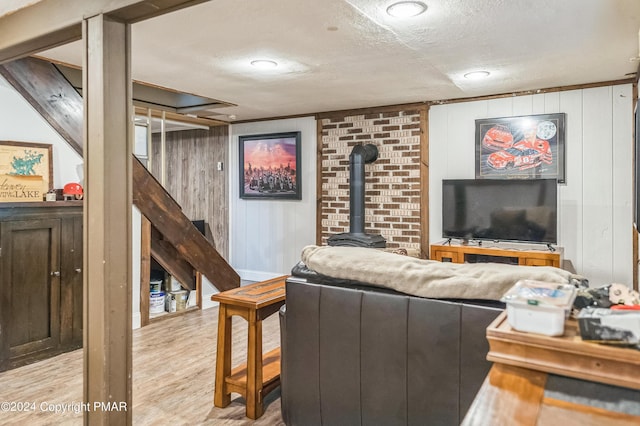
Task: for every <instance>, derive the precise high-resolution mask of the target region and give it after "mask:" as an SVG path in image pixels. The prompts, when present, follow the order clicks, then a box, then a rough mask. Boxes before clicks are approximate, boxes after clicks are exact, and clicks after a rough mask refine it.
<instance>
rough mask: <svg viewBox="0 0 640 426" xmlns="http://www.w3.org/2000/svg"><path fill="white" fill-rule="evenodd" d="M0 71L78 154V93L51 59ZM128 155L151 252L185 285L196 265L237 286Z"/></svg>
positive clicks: (218, 282)
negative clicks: (149, 229) (152, 233)
mask: <svg viewBox="0 0 640 426" xmlns="http://www.w3.org/2000/svg"><path fill="white" fill-rule="evenodd" d="M0 74H1V75H2V76H3V77H4V78H5V79H6V80H7V81H8V82H9V83H10V84H11V85H12V86H13V87H14V88H15V89H16V90H17V91H18V92H19V93H20V94H21V95H22V96H23V97H24V98H25V99H26V100H27V101H28V102H29V103H30V104H31V105H32V106H33V107H34V108H35V109H36V110H37V111H38V112H39V113H40V114H41V115H42V116H43V118H44V119H45V120H47V122H49V123H50V124H51V126H52V127H53V128H54V129H56V131H58V133H59V134H60V135H61V136H62V137H63V138H64V139H65V140H66V141H67V142H68V143H69V145H70V146H71V147H72V148H73V149H74V150H75V151H76V152H78V153H79V154H80V155H82V147H83V143H82V126H83V102H82V97H81V96H80V95H79V94H78V92H77V91H76V90H75V89H74V88H73V86H72V85H71V84H70V83H69V82H68V81H67V80H66V79H65V78H64V76H63V75H62V74H61V73H60V71H58V69H57V68H56V67H55V66H54V65H53V64H51V63H49V62H47V61H44V60H41V59H36V58H23V59H19V60H17V61H13V62H9V63H6V64H3V65H0ZM132 161H133V204H134V205H135V206H136V207H138V209H139V210H140V212H141V213H142V214H143V215H144V216H145V217H146V218H147V219H148V220H149V221H150V222H151V224H152V225H153V227H155V229H157V231H158V233H159V234H160V236H159V237H158V238H151V242H150V244H151V256H152V257H153V258H154V259H155V260H156V261H158V263H160V265H162V266H163V267H164V268H165V269H166V270H167V271H168V272H169V273H170V274H172V275H173V276H175V277H176V278H177V279H178V281H180V282H181V283H183V285H185V287H187V288H189V289H190V290H192V289H193V285H194V284H193V277H194V275H195V272H196V271H197V272H200V273H201V274H202V275H204V276H205V277H206V278H207V279H208V280H209V281H210V282H211V284H213V285H214V286H215V287H216V288H217V289H218V290H220V291H224V290H229V289H232V288H236V287H239V286H240V276H239V275H238V274H237V273H236V271H235V270H234V269H233V268H232V267H231V266H230V265H229V264H228V263H227V261H226V260H225V259H224V258H223V257H222V256H221V255H220V254H219V253H218V251H217V250H216V249H215V247H214V246H213V245H212V244H211V243H210V242H209V241H208V240H207V239H206V238H205V237H204V235H202V234H201V233H200V231H198V229H197V228H196V227H195V226H194V225H193V223H192V222H191V220H190V219H189V218H188V217H186V216H185V215H184V213H183V212H182V209H181V208H180V206H179V205H178V203H177V202H176V201H175V200H174V199H173V198H172V197H171V195H170V194H169V193H168V192H167V191H166V190H165V189H164V187H163V186H162V185H161V184H160V183H159V182H158V181H157V180H156V179H155V178H154V177H153V175H152V174H151V173H150V172H149V171H148V170H147V169H146V167H144V165H142V163H140V161H139V160H138V159H137V158H136V157H135V156H133V158H132Z"/></svg>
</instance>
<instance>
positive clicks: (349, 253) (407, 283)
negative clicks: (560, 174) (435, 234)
mask: <svg viewBox="0 0 640 426" xmlns="http://www.w3.org/2000/svg"><path fill="white" fill-rule="evenodd" d="M301 257H302V262H303V263H304V264H305V265H306V266H307V267H308V268H310V269H312V270H314V271H316V272H317V273H319V274H322V275H326V276H329V277H334V278H341V279H347V280H354V281H360V282H363V283H368V284H372V285H376V286H380V287H387V288H391V289H393V290H396V291H399V292H401V293H406V294H411V295H414V296H420V297H430V298H452V299H485V300H500V298H501V297H502V295H504V293H506V292H507V290H509V289H510V288H511V286H513V285H514V284H515V283H516V282H517V281H518V280H521V279H531V280H538V281H545V282H552V283H559V284H567V283H570V282H571V280H572V278H576V277H577V276H575V275H573V274H572V273H570V272H568V271H565V270H563V269H559V268H555V267H552V266H518V265H507V264H499V263H465V264H458V263H445V262H438V261H435V260H426V259H417V258H414V257H408V256H402V255H398V254H394V253H388V252H384V251H380V250H376V249H371V248H364V247H332V246H321V247H320V246H307V247H305V248H304V249H303V250H302V256H301ZM577 278H579V277H577Z"/></svg>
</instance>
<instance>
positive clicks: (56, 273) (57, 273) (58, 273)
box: [51, 271, 60, 277]
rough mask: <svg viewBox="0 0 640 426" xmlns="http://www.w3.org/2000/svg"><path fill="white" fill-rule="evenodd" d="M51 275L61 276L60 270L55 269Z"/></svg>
mask: <svg viewBox="0 0 640 426" xmlns="http://www.w3.org/2000/svg"><path fill="white" fill-rule="evenodd" d="M51 276H52V277H59V276H60V271H53V272H52V273H51Z"/></svg>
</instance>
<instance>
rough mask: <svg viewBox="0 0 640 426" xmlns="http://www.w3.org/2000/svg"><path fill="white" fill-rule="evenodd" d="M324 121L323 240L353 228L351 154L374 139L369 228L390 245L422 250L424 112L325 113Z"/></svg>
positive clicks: (367, 191) (367, 199) (368, 172)
mask: <svg viewBox="0 0 640 426" xmlns="http://www.w3.org/2000/svg"><path fill="white" fill-rule="evenodd" d="M321 126H322V147H321V150H322V152H321V155H322V192H321V197H322V199H321V220H322V244H323V245H324V244H327V238H329V237H330V236H331V235H333V234H337V233H341V232H349V154H350V153H351V150H352V149H353V147H354V146H355V145H358V144H369V143H371V144H374V145H376V146H377V147H378V151H379V153H378V159H377V160H376V161H375V162H374V163H372V164H367V165H366V166H365V167H366V172H365V182H366V184H365V232H367V233H370V234H382V236H383V237H384V238H386V240H387V247H388V248H399V247H404V248H412V249H417V250H419V249H420V238H421V229H420V190H421V188H420V111H418V110H412V111H397V112H379V113H367V114H363V115H351V116H344V117H337V118H336V117H333V118H324V119H322V120H321Z"/></svg>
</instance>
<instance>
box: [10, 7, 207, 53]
mask: <svg viewBox="0 0 640 426" xmlns="http://www.w3.org/2000/svg"><path fill="white" fill-rule="evenodd" d="M205 1H209V0H91V1H86V0H42V1H40V2H38V3H36V4H34V5H31V6H28V7H25V8H23V9H19V10H17V11H16V12H14V13H10V14H8V15H5V16H3V17H0V34H1V36H0V64H1V63H4V62H9V61H13V60H15V59H19V58H22V57H25V56H29V55H32V54H34V53H37V52H40V51H42V50H46V49H50V48H53V47H56V46H59V45H61V44H65V43H69V42H72V41H76V40H79V39H80V38H81V37H82V20H83V19H85V18H89V17H92V16H96V15H100V14H104V15H107V16H109V17H110V18H112V19H116V20H120V21H122V22H126V23H134V22H138V21H142V20H145V19H148V18H152V17H154V16H158V15H162V14H164V13H168V12H172V11H174V10H178V9H182V8H184V7H189V6H193V5H195V4H198V3H203V2H205Z"/></svg>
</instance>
